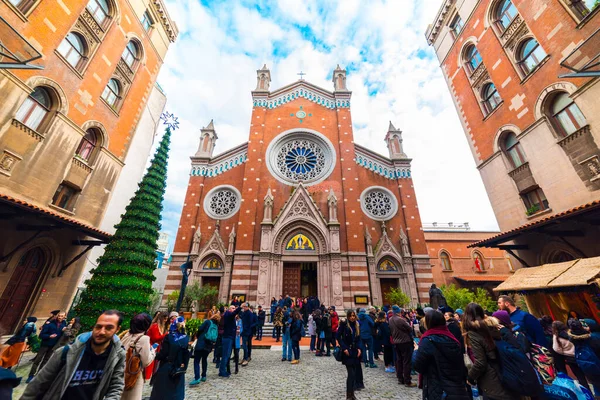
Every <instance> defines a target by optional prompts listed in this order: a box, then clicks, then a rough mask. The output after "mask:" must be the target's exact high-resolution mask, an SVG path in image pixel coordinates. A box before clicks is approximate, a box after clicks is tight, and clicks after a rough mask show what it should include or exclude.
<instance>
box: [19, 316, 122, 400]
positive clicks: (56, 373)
mask: <svg viewBox="0 0 600 400" xmlns="http://www.w3.org/2000/svg"><path fill="white" fill-rule="evenodd" d="M48 325H49V324H48ZM91 337H92V332H86V333H82V334H81V335H79V336H78V337H77V339H76V340H75V343H73V344H72V345H70V346H69V351H68V352H67V357H66V363H65V364H64V366H62V365H61V364H62V352H63V348H62V347H61V348H60V349H58V350H56V351H55V352H54V354H52V357H50V360H48V362H47V363H46V365H45V366H44V368H42V369H41V370H40V371H39V372H38V374H37V375H36V376H35V379H34V380H32V381H31V383H29V384H28V385H27V387H26V388H25V392H24V393H23V396H21V400H34V399H42V400H60V399H61V398H62V396H63V394H64V392H65V390H67V387H68V386H69V383H70V382H71V379H69V378H67V377H72V376H73V374H74V373H75V371H76V370H77V367H78V366H79V362H80V361H81V358H82V355H83V352H84V351H85V348H86V346H87V342H88V340H90V338H91ZM112 340H113V343H112V348H111V350H110V353H109V355H108V359H107V360H106V365H105V366H104V372H103V374H102V380H101V381H100V383H99V384H98V387H97V388H96V391H95V393H94V397H93V398H92V400H101V399H102V400H119V399H120V398H121V394H122V393H123V388H124V387H125V379H124V370H125V356H126V352H125V350H124V349H123V347H121V341H120V340H119V337H118V336H117V335H114V336H113V339H112ZM40 396H42V397H40Z"/></svg>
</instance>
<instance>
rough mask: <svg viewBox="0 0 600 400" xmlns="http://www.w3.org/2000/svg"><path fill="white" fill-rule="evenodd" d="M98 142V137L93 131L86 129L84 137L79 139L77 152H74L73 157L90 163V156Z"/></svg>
mask: <svg viewBox="0 0 600 400" xmlns="http://www.w3.org/2000/svg"><path fill="white" fill-rule="evenodd" d="M97 141H98V136H97V135H96V132H95V130H94V129H93V128H92V129H88V130H87V131H86V132H85V136H84V137H83V138H81V142H79V146H78V147H77V151H76V152H75V156H76V157H78V158H81V159H82V160H84V161H86V162H87V161H90V159H91V157H92V155H93V154H94V149H95V148H96V145H97Z"/></svg>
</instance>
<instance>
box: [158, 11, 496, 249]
mask: <svg viewBox="0 0 600 400" xmlns="http://www.w3.org/2000/svg"><path fill="white" fill-rule="evenodd" d="M166 2H167V7H168V10H169V13H170V15H171V16H172V18H173V19H174V20H175V21H176V23H177V25H178V27H179V32H180V33H179V37H178V39H177V41H176V43H175V44H174V45H172V46H171V48H170V49H169V53H168V55H167V59H166V62H165V64H164V65H163V67H162V70H161V73H160V75H159V78H158V82H159V83H160V85H161V86H162V87H163V88H164V90H165V92H166V93H167V97H168V103H167V109H168V110H169V111H170V112H173V113H175V114H176V115H177V116H178V117H179V119H180V121H181V125H180V129H179V130H178V131H176V133H175V134H174V135H173V141H172V147H171V153H170V160H169V172H168V187H167V193H166V196H165V210H164V212H163V230H164V231H166V232H168V233H169V234H170V236H171V241H172V242H173V241H174V238H175V235H176V233H177V227H178V226H179V216H180V212H181V208H182V206H183V200H184V197H185V191H186V188H187V183H188V178H189V170H190V159H189V157H190V155H192V154H193V153H195V151H196V148H197V146H198V140H199V129H200V128H201V127H203V126H206V125H207V124H208V123H209V121H210V120H211V119H214V124H215V127H216V130H217V133H218V135H219V140H218V142H217V147H216V150H215V154H218V153H221V152H223V151H225V150H227V149H229V148H231V147H233V146H236V145H238V144H240V143H243V142H245V141H247V138H248V132H249V124H250V115H251V111H252V98H251V95H250V91H251V90H253V89H254V88H255V86H256V70H257V69H258V68H259V67H261V66H262V65H263V64H265V63H266V64H267V66H268V67H269V68H270V70H271V77H272V82H271V89H277V88H279V87H281V86H284V85H286V84H289V83H291V82H293V81H295V80H297V79H298V78H299V77H298V75H297V73H298V72H300V71H304V72H305V73H306V76H305V79H306V80H307V81H310V82H312V83H314V84H316V85H318V86H321V87H323V88H325V89H327V90H333V88H332V82H331V73H332V70H333V69H334V68H335V66H336V65H337V64H338V63H339V64H340V65H341V66H342V67H344V68H346V69H347V71H348V78H347V85H348V88H349V89H350V90H352V92H353V93H352V108H351V110H352V117H353V122H354V136H355V141H356V142H358V143H359V144H362V145H364V146H367V147H369V148H371V149H373V150H375V151H377V152H379V153H381V154H384V155H387V154H388V153H387V148H386V146H385V143H384V141H383V138H384V136H385V133H386V131H387V128H388V124H389V121H390V120H391V121H392V122H393V123H394V125H395V126H396V127H398V128H399V129H401V130H402V131H403V132H404V133H403V136H404V150H405V152H406V153H407V154H408V156H409V157H412V158H413V162H412V172H413V179H414V183H415V187H416V191H417V197H418V201H419V207H420V210H421V217H422V220H423V221H424V222H433V221H437V222H455V223H462V222H469V223H470V224H471V226H472V227H473V228H474V229H480V230H495V229H497V224H496V220H495V217H494V215H493V213H492V209H491V207H490V204H489V200H488V198H487V195H486V193H485V190H484V187H483V184H482V183H481V179H480V176H479V173H478V171H477V170H476V168H475V163H474V161H473V158H472V156H471V152H470V150H469V146H468V144H467V140H466V138H465V136H464V133H463V131H462V129H461V126H460V122H459V120H458V117H457V115H456V111H455V109H454V106H453V104H452V100H451V98H450V94H449V92H448V89H447V86H446V83H445V81H444V78H443V77H442V74H441V71H440V69H439V62H438V61H437V58H436V57H435V54H434V52H433V50H432V48H430V47H429V46H428V45H427V42H426V41H425V36H424V32H425V29H426V28H427V25H428V24H429V23H430V22H432V20H433V18H434V17H435V14H436V13H437V10H438V8H439V6H440V4H441V2H442V0H419V1H417V0H390V1H379V0H369V1H360V0H343V1H340V2H334V1H330V0H326V1H314V0H303V1H298V0H280V1H273V2H269V1H233V0H224V1H208V0H166Z"/></svg>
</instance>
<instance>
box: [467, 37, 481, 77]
mask: <svg viewBox="0 0 600 400" xmlns="http://www.w3.org/2000/svg"><path fill="white" fill-rule="evenodd" d="M481 61H482V59H481V54H479V51H477V47H475V45H474V44H472V45H470V46H469V47H468V48H467V51H465V62H466V63H467V68H468V69H469V71H470V72H473V71H475V70H476V69H477V67H479V65H480V64H481Z"/></svg>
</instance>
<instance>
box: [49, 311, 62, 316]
mask: <svg viewBox="0 0 600 400" xmlns="http://www.w3.org/2000/svg"><path fill="white" fill-rule="evenodd" d="M59 312H60V310H53V311H50V315H53V316H55V317H56V316H57V315H58V313H59Z"/></svg>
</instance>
